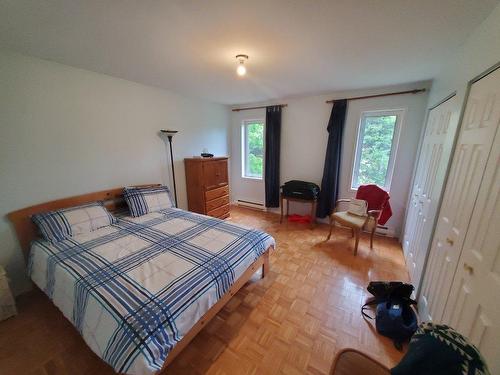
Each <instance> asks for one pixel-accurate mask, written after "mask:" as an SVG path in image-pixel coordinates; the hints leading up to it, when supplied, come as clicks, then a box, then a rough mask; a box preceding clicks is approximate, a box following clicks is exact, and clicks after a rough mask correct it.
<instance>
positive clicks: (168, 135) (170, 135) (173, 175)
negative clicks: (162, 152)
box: [161, 129, 178, 207]
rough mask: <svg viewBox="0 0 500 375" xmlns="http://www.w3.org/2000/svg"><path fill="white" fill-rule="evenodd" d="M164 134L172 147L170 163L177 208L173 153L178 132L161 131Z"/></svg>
mask: <svg viewBox="0 0 500 375" xmlns="http://www.w3.org/2000/svg"><path fill="white" fill-rule="evenodd" d="M161 132H162V133H164V134H166V135H167V138H168V143H169V145H170V162H171V163H172V179H173V180H174V197H175V207H178V205H177V187H176V186H175V169H174V155H173V153H172V137H173V136H174V135H175V134H176V133H177V132H178V131H177V130H163V129H162V130H161Z"/></svg>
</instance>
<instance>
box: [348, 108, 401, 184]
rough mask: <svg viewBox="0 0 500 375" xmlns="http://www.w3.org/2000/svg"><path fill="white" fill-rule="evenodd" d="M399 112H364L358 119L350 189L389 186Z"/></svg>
mask: <svg viewBox="0 0 500 375" xmlns="http://www.w3.org/2000/svg"><path fill="white" fill-rule="evenodd" d="M403 113H404V111H403V110H396V111H383V112H381V111H377V112H365V113H363V114H362V115H361V120H360V122H359V129H358V142H357V145H356V155H355V158H354V167H353V171H352V182H351V188H352V189H357V188H358V186H359V185H365V184H376V185H378V186H380V187H382V188H385V189H386V190H389V188H390V186H391V178H392V172H393V169H394V157H395V155H396V149H397V146H398V138H399V128H400V126H401V120H402V117H403Z"/></svg>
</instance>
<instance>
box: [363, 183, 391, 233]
mask: <svg viewBox="0 0 500 375" xmlns="http://www.w3.org/2000/svg"><path fill="white" fill-rule="evenodd" d="M389 198H390V197H389V193H388V192H386V191H385V190H384V189H381V188H379V187H378V186H377V185H361V186H359V187H358V192H357V193H356V199H363V200H365V201H367V202H368V210H382V212H381V213H380V217H379V218H378V223H379V224H381V225H384V224H385V223H387V220H389V219H390V218H391V216H392V210H391V204H390V203H389Z"/></svg>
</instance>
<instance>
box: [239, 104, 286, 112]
mask: <svg viewBox="0 0 500 375" xmlns="http://www.w3.org/2000/svg"><path fill="white" fill-rule="evenodd" d="M276 105H277V106H280V107H281V108H283V107H288V104H276ZM267 107H273V106H272V105H271V106H267V105H261V106H260V107H247V108H233V109H232V111H233V112H239V111H247V110H249V109H261V108H267Z"/></svg>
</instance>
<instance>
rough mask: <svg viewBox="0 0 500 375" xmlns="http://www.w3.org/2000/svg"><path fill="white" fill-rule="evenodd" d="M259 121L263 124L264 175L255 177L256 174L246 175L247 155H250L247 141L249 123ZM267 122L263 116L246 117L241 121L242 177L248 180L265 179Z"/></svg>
mask: <svg viewBox="0 0 500 375" xmlns="http://www.w3.org/2000/svg"><path fill="white" fill-rule="evenodd" d="M255 123H259V124H262V132H263V145H262V154H263V157H262V176H261V177H255V176H247V175H246V168H247V163H248V161H247V156H248V142H247V138H248V136H247V134H248V130H247V129H248V125H250V124H255ZM265 155H266V122H265V120H264V119H262V118H256V119H245V120H243V121H242V122H241V178H246V179H248V180H256V181H263V180H264V170H265V163H266V158H265Z"/></svg>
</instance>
